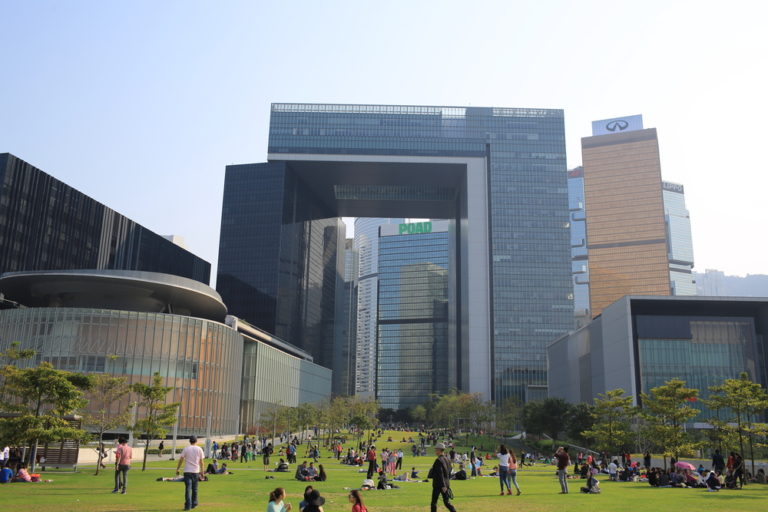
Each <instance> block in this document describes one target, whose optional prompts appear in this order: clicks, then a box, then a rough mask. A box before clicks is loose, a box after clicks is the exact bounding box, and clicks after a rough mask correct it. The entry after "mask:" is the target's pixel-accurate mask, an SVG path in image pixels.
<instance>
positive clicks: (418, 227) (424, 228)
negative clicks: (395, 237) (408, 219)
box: [399, 222, 432, 235]
mask: <svg viewBox="0 0 768 512" xmlns="http://www.w3.org/2000/svg"><path fill="white" fill-rule="evenodd" d="M431 232H432V223H431V222H413V223H411V224H400V232H399V234H400V235H413V234H416V233H431Z"/></svg>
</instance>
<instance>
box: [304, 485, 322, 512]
mask: <svg viewBox="0 0 768 512" xmlns="http://www.w3.org/2000/svg"><path fill="white" fill-rule="evenodd" d="M323 505H325V498H323V497H322V496H320V491H318V490H317V489H313V490H312V492H310V493H309V495H308V496H307V506H306V507H304V508H303V509H302V512H323Z"/></svg>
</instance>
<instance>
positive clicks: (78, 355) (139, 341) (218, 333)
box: [0, 308, 274, 435]
mask: <svg viewBox="0 0 768 512" xmlns="http://www.w3.org/2000/svg"><path fill="white" fill-rule="evenodd" d="M0 333H2V338H0V350H6V349H8V348H9V346H10V343H11V342H15V341H18V342H19V343H20V344H21V346H20V348H22V349H33V350H35V351H36V355H35V357H34V358H33V359H31V360H29V361H19V362H18V364H19V366H22V367H23V366H25V365H37V364H39V363H40V362H41V361H48V362H50V363H51V364H53V366H54V367H56V368H59V369H61V370H70V371H78V372H86V373H108V374H111V375H114V376H120V377H125V378H126V379H127V381H128V384H133V383H134V382H143V383H145V384H149V383H150V380H151V378H152V375H153V374H154V373H155V372H160V375H161V377H163V385H164V386H169V387H173V390H172V391H171V392H170V393H169V394H168V397H167V400H168V402H169V403H171V402H179V403H180V404H181V408H180V416H179V433H180V434H182V435H191V434H196V435H202V434H204V433H205V431H206V427H207V421H208V414H209V413H210V414H211V429H212V432H213V433H215V434H234V433H236V432H237V431H238V426H239V425H238V419H239V413H240V385H241V379H240V375H241V371H242V366H243V339H242V337H241V336H240V335H239V334H238V333H237V332H236V331H234V330H232V329H230V328H228V327H227V326H225V325H223V324H220V323H218V322H213V321H210V320H204V319H199V318H191V317H185V316H179V315H170V314H162V313H146V312H132V311H114V310H104V309H85V308H82V309H80V308H77V309H76V308H25V309H8V310H3V311H0ZM111 356H117V357H116V358H115V359H113V358H112V357H111ZM272 371H273V372H274V370H272ZM130 399H131V397H129V396H126V397H124V398H123V399H121V400H120V401H119V402H118V403H116V404H115V411H117V410H118V409H119V408H124V407H126V406H127V405H128V403H129V400H130ZM93 412H95V411H93Z"/></svg>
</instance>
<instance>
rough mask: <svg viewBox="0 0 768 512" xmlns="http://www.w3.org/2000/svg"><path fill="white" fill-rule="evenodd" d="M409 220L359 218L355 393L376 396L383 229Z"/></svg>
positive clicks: (356, 226) (355, 244) (356, 246)
mask: <svg viewBox="0 0 768 512" xmlns="http://www.w3.org/2000/svg"><path fill="white" fill-rule="evenodd" d="M402 222H405V219H379V218H359V219H355V238H354V247H355V250H356V251H357V258H358V265H357V268H358V275H357V333H356V350H355V393H356V394H358V395H361V396H367V397H373V396H374V395H375V393H376V326H377V322H376V319H377V316H378V305H377V304H378V302H377V297H378V294H379V274H378V273H379V259H378V257H379V227H380V226H383V225H386V224H400V223H402Z"/></svg>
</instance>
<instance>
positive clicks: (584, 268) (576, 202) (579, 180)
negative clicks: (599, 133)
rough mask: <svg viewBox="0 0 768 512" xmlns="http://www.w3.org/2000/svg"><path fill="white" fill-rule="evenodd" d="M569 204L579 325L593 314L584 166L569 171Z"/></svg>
mask: <svg viewBox="0 0 768 512" xmlns="http://www.w3.org/2000/svg"><path fill="white" fill-rule="evenodd" d="M568 208H569V209H570V211H571V271H572V272H573V313H574V315H575V318H576V327H581V326H583V325H585V324H586V323H587V322H589V321H590V320H591V318H592V317H591V316H590V314H589V258H588V253H587V218H586V217H585V212H584V168H583V167H577V168H576V169H572V170H570V171H568Z"/></svg>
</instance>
